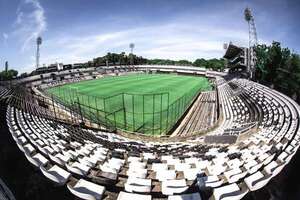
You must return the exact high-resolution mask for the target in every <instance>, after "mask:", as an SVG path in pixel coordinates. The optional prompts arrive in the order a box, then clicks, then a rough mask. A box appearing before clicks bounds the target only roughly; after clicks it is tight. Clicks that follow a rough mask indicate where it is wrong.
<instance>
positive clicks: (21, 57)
mask: <svg viewBox="0 0 300 200" xmlns="http://www.w3.org/2000/svg"><path fill="white" fill-rule="evenodd" d="M246 7H250V9H251V10H252V13H253V16H254V19H255V23H256V28H257V35H258V42H259V43H266V44H270V43H271V42H272V41H274V40H275V41H279V42H281V43H282V45H283V46H284V47H289V48H290V49H292V50H293V51H294V52H296V53H299V52H300V40H299V35H300V26H299V25H300V20H299V19H300V12H299V10H300V1H297V0H269V1H267V0H264V1H262V0H0V70H2V69H3V68H4V63H5V61H8V62H9V66H10V67H11V68H15V69H17V70H19V71H20V72H30V71H32V70H33V69H35V51H36V38H37V37H38V36H41V37H42V38H43V43H42V45H41V49H40V51H41V57H40V63H41V64H46V65H48V64H51V63H56V62H63V63H64V64H68V63H76V62H87V61H89V60H92V59H93V58H95V57H99V56H103V55H105V54H106V53H107V52H115V53H121V52H123V51H124V52H126V53H128V52H129V51H130V49H129V43H134V44H135V48H134V53H135V54H137V55H139V56H143V57H146V58H164V59H174V60H180V59H187V60H190V61H194V60H195V59H197V58H206V59H209V58H221V57H222V56H223V55H224V49H223V44H224V43H228V42H230V41H232V42H233V43H234V44H237V45H241V46H247V44H248V25H247V23H246V21H245V20H244V16H243V12H244V9H245V8H246Z"/></svg>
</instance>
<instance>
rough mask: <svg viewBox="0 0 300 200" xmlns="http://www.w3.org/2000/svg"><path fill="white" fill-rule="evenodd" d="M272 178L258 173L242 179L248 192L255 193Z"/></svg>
mask: <svg viewBox="0 0 300 200" xmlns="http://www.w3.org/2000/svg"><path fill="white" fill-rule="evenodd" d="M271 178H272V176H271V175H264V174H263V173H261V172H260V171H258V172H256V173H254V174H252V175H251V176H248V177H247V178H245V179H244V181H245V183H246V185H247V186H248V188H249V190H251V191H255V190H258V189H260V188H262V187H264V186H265V185H266V184H267V183H268V182H269V180H270V179H271Z"/></svg>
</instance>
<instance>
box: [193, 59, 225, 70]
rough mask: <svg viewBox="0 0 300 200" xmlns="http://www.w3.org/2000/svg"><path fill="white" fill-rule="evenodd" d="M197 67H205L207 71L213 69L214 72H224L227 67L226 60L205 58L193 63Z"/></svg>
mask: <svg viewBox="0 0 300 200" xmlns="http://www.w3.org/2000/svg"><path fill="white" fill-rule="evenodd" d="M193 65H194V66H196V67H204V68H207V69H212V70H214V71H223V70H224V68H225V65H226V62H225V59H223V58H221V59H217V58H213V59H209V60H205V59H204V58H200V59H196V60H195V61H194V63H193Z"/></svg>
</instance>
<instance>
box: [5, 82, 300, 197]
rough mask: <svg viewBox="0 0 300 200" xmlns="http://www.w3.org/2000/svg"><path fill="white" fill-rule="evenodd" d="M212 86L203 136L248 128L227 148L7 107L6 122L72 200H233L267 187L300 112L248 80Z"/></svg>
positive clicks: (292, 140) (295, 140)
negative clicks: (137, 135)
mask: <svg viewBox="0 0 300 200" xmlns="http://www.w3.org/2000/svg"><path fill="white" fill-rule="evenodd" d="M218 80H219V81H218V91H219V102H220V104H221V110H222V112H221V115H222V118H223V120H222V121H221V122H220V126H219V127H218V128H217V129H216V130H214V131H212V132H211V133H209V134H211V135H214V136H218V135H222V136H226V134H235V135H236V137H238V136H239V135H241V134H243V132H244V129H247V128H248V126H250V125H252V124H255V127H251V128H250V129H255V128H256V129H255V132H254V133H253V134H251V135H250V136H249V137H247V138H245V139H244V140H240V141H239V142H238V143H236V144H232V145H228V144H227V145H211V144H205V143H201V142H199V141H201V140H200V139H199V138H201V137H198V138H197V137H193V139H192V140H188V141H186V142H164V143H160V142H144V141H140V140H138V139H137V140H133V139H128V138H125V137H122V136H120V135H117V134H114V133H107V132H101V131H95V130H90V129H85V128H80V127H75V126H71V125H68V124H63V123H61V122H57V121H54V120H51V119H46V118H44V117H42V116H43V115H36V114H33V113H32V112H31V109H28V111H30V113H29V112H27V109H24V110H22V109H18V108H15V107H12V106H9V107H8V109H7V123H8V126H9V128H10V132H11V134H12V136H13V138H14V140H15V141H16V144H17V145H18V147H19V148H20V150H21V151H23V152H24V155H25V157H26V158H27V159H28V161H29V162H31V163H32V164H33V166H36V167H37V168H38V169H40V171H41V172H42V174H44V175H45V177H47V178H48V179H49V180H51V181H52V182H55V183H56V184H58V185H65V184H66V185H67V187H68V189H69V190H70V192H71V193H72V194H74V195H76V196H78V197H79V198H83V199H102V198H103V197H104V196H110V195H113V194H115V196H114V198H115V199H120V200H122V199H140V198H145V199H171V200H172V199H173V200H175V199H201V198H203V199H205V198H206V196H205V195H203V194H204V193H206V192H205V191H207V190H209V191H210V192H211V194H212V195H211V196H210V197H209V198H211V199H241V198H243V197H244V196H245V195H246V194H247V193H248V192H251V191H255V190H258V189H260V188H262V187H264V186H265V185H266V184H268V182H269V181H270V180H271V179H272V178H273V177H275V176H276V175H277V174H278V173H280V171H281V170H282V169H283V168H284V166H285V165H287V164H288V163H289V162H290V160H291V158H292V157H293V156H294V154H295V153H296V151H297V150H298V148H299V144H300V143H299V142H300V131H299V113H300V109H299V106H298V105H297V104H296V103H295V102H294V101H293V100H291V99H290V98H288V97H286V96H284V95H282V94H280V93H279V92H276V91H274V90H270V89H269V88H267V87H264V86H261V85H259V84H256V83H253V82H251V81H247V80H244V79H232V80H230V81H229V82H230V84H228V81H225V80H223V81H220V80H221V79H218ZM255 102H258V103H255ZM254 104H255V105H254ZM35 109H38V108H35ZM35 113H40V112H39V111H37V112H35ZM234 129H237V130H240V131H237V130H234ZM229 130H230V131H231V132H235V131H237V132H238V133H231V132H230V133H228V132H229ZM241 130H242V131H241ZM112 198H113V197H112Z"/></svg>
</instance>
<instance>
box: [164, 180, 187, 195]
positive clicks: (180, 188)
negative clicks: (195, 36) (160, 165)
mask: <svg viewBox="0 0 300 200" xmlns="http://www.w3.org/2000/svg"><path fill="white" fill-rule="evenodd" d="M161 188H162V193H163V194H164V195H173V194H180V193H183V192H185V191H186V190H187V189H188V186H187V185H186V181H185V179H181V180H165V181H162V186H161Z"/></svg>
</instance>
